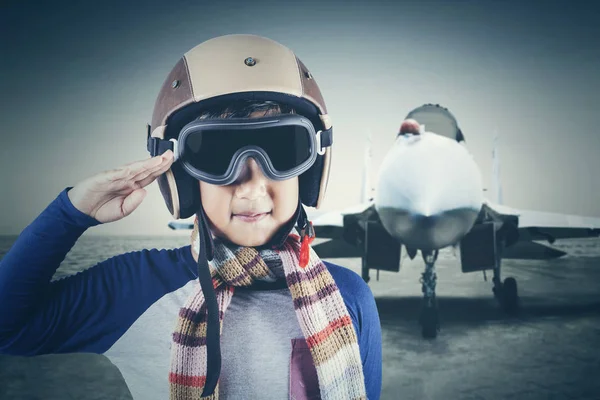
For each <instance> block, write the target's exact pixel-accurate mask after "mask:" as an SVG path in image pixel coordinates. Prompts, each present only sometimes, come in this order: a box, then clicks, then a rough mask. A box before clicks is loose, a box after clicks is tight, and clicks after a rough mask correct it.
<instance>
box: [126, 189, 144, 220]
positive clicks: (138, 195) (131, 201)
mask: <svg viewBox="0 0 600 400" xmlns="http://www.w3.org/2000/svg"><path fill="white" fill-rule="evenodd" d="M146 194H147V192H146V189H144V188H140V189H137V190H134V191H133V192H131V193H130V194H129V196H127V197H125V200H123V205H122V206H121V209H122V212H123V216H127V215H129V214H131V213H132V212H133V211H134V210H135V209H136V208H137V207H138V206H139V205H140V204H141V203H142V201H143V200H144V199H145V198H146Z"/></svg>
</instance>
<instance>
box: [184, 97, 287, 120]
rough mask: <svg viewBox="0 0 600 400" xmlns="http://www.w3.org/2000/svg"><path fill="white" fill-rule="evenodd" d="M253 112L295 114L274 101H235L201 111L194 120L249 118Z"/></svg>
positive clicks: (285, 106)
mask: <svg viewBox="0 0 600 400" xmlns="http://www.w3.org/2000/svg"><path fill="white" fill-rule="evenodd" d="M255 112H263V115H262V116H264V117H266V116H268V115H281V114H295V113H296V111H295V110H294V108H293V107H290V106H288V105H287V104H283V103H279V102H276V101H263V100H251V99H244V100H236V101H234V102H230V103H226V104H224V105H219V106H213V107H210V108H207V109H204V110H202V111H201V113H200V115H199V116H198V117H197V118H196V120H201V119H213V118H249V117H250V115H252V114H253V113H255Z"/></svg>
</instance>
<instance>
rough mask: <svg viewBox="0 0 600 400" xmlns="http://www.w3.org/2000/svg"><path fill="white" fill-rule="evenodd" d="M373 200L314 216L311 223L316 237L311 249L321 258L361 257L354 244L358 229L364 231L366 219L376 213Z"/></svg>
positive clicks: (357, 247)
mask: <svg viewBox="0 0 600 400" xmlns="http://www.w3.org/2000/svg"><path fill="white" fill-rule="evenodd" d="M376 214H377V213H376V211H375V207H374V203H373V201H369V202H366V203H361V204H358V205H355V206H352V207H348V208H345V209H342V210H338V211H332V212H326V213H323V214H321V215H320V216H319V217H318V218H315V219H314V220H313V221H312V223H313V227H314V228H315V234H316V237H317V239H318V240H319V239H331V240H327V241H325V242H321V241H320V240H319V242H321V243H318V244H315V245H313V246H312V247H313V249H314V250H315V251H316V252H317V254H318V255H319V257H322V258H347V257H361V256H362V251H361V250H360V249H359V247H360V246H356V244H357V243H356V240H357V237H359V236H360V235H357V233H358V231H360V230H361V229H362V230H363V231H364V228H365V227H364V225H365V224H366V222H367V221H369V220H370V219H372V216H373V215H376Z"/></svg>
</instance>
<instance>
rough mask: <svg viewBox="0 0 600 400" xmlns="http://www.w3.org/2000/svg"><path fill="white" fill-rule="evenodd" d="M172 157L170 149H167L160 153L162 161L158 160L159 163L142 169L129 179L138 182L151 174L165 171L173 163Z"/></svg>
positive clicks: (155, 174) (154, 174) (157, 174)
mask: <svg viewBox="0 0 600 400" xmlns="http://www.w3.org/2000/svg"><path fill="white" fill-rule="evenodd" d="M173 158H174V157H173V152H171V150H168V151H167V152H166V153H165V154H163V155H162V161H161V162H160V164H158V165H156V166H155V167H153V168H148V169H145V170H142V171H141V172H139V173H138V174H136V175H135V176H133V177H132V178H131V180H132V181H134V182H138V183H140V182H141V181H143V180H144V179H146V178H147V177H149V176H151V175H152V176H154V177H157V176H159V175H161V174H163V173H165V171H167V170H168V169H169V168H171V164H173ZM143 186H145V185H142V187H143Z"/></svg>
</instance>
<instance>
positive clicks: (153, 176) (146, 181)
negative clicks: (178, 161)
mask: <svg viewBox="0 0 600 400" xmlns="http://www.w3.org/2000/svg"><path fill="white" fill-rule="evenodd" d="M170 167H171V163H169V164H167V165H165V166H164V167H162V168H160V169H158V170H157V171H155V172H153V173H151V174H149V175H148V176H146V177H145V178H144V179H142V180H141V181H138V182H137V185H139V187H146V186H148V185H149V184H151V183H152V182H154V180H155V179H156V178H158V177H159V176H161V175H162V174H164V173H165V172H166V171H167V170H168V169H169V168H170Z"/></svg>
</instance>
